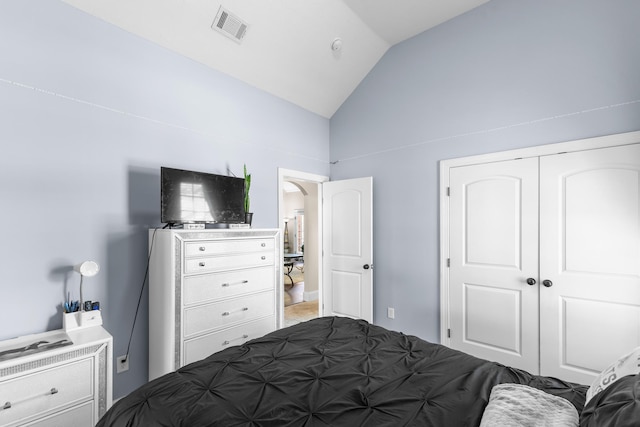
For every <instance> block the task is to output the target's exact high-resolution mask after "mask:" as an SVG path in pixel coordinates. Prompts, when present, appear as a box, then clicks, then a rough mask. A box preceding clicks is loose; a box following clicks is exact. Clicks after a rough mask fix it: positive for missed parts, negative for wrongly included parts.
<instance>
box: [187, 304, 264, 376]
mask: <svg viewBox="0 0 640 427" xmlns="http://www.w3.org/2000/svg"><path fill="white" fill-rule="evenodd" d="M275 322H276V320H275V317H274V316H271V317H269V318H267V319H260V320H258V321H255V322H249V323H244V324H242V325H239V326H235V327H233V328H229V329H225V330H223V331H220V332H216V333H213V334H209V335H204V336H202V337H198V338H194V339H191V340H186V341H185V342H184V363H183V365H186V364H187V363H191V362H195V361H198V360H201V359H204V358H205V357H207V356H209V355H211V354H213V353H217V352H219V351H221V350H224V349H225V348H229V347H232V346H234V345H240V344H244V343H245V342H247V341H249V340H252V339H254V338H260V337H261V336H263V335H265V334H268V333H269V332H273V331H274V330H275V329H276V328H275Z"/></svg>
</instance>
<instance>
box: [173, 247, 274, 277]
mask: <svg viewBox="0 0 640 427" xmlns="http://www.w3.org/2000/svg"><path fill="white" fill-rule="evenodd" d="M273 262H274V255H273V252H252V253H247V254H235V255H226V256H212V257H205V258H194V259H187V260H185V263H184V264H185V265H184V271H185V274H195V273H207V272H210V271H222V270H231V269H234V268H246V267H259V266H263V265H273Z"/></svg>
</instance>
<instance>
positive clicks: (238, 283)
mask: <svg viewBox="0 0 640 427" xmlns="http://www.w3.org/2000/svg"><path fill="white" fill-rule="evenodd" d="M246 283H249V281H248V280H241V281H239V282H233V283H223V284H222V287H223V288H228V287H229V286H231V285H244V284H246Z"/></svg>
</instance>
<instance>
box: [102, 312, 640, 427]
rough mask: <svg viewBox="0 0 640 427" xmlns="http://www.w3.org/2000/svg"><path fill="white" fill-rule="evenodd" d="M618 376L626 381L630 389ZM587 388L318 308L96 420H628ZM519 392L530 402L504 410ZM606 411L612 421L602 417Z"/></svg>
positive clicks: (517, 400) (152, 386)
mask: <svg viewBox="0 0 640 427" xmlns="http://www.w3.org/2000/svg"><path fill="white" fill-rule="evenodd" d="M628 378H629V379H627V377H625V381H629V384H626V385H627V386H630V387H631V388H633V387H634V385H635V387H636V388H640V382H638V381H635V378H634V377H633V376H629V377H628ZM634 381H635V382H634ZM618 383H621V382H620V381H618ZM621 384H622V383H621ZM514 390H515V391H516V392H517V393H516V394H510V393H513V391H514ZM588 390H589V387H587V386H586V385H579V384H572V383H567V382H563V381H560V380H558V379H554V378H549V377H542V376H536V375H532V374H529V373H527V372H525V371H522V370H519V369H515V368H510V367H507V366H503V365H500V364H498V363H494V362H489V361H486V360H482V359H478V358H476V357H473V356H470V355H468V354H465V353H462V352H459V351H456V350H453V349H450V348H448V347H445V346H442V345H439V344H433V343H429V342H426V341H424V340H421V339H419V338H417V337H413V336H408V335H404V334H402V333H399V332H393V331H389V330H387V329H384V328H382V327H379V326H375V325H372V324H369V323H367V322H365V321H363V320H353V319H348V318H341V317H323V318H318V319H314V320H311V321H308V322H304V323H301V324H298V325H294V326H290V327H288V328H284V329H280V330H277V331H275V332H272V333H270V334H268V335H266V336H264V337H262V338H258V339H254V340H252V341H249V342H247V343H245V344H243V345H241V346H236V347H232V348H228V349H226V350H224V351H221V352H219V353H215V354H212V355H211V356H209V357H208V358H206V359H203V360H201V361H198V362H195V363H192V364H189V365H187V366H184V367H182V368H180V369H178V370H177V371H175V372H172V373H169V374H167V375H164V376H162V377H160V378H157V379H155V380H153V381H151V382H149V383H147V384H145V385H143V386H141V387H140V388H138V389H137V390H135V391H133V392H132V393H131V394H129V395H128V396H126V397H124V398H122V399H120V400H119V401H117V402H116V403H115V404H114V405H113V406H112V407H111V408H110V409H109V411H107V413H106V414H105V415H104V416H103V417H102V419H101V420H100V422H99V423H98V426H99V427H107V426H113V427H119V426H128V427H134V426H145V427H148V426H225V427H227V426H376V427H377V426H394V427H398V426H446V427H449V426H452V427H453V426H479V425H482V426H485V425H487V426H492V427H495V426H499V425H514V424H513V423H514V419H516V418H509V416H511V415H510V414H508V412H510V411H512V412H513V411H515V412H520V415H518V414H514V416H516V417H517V416H522V414H523V413H524V414H527V413H528V414H529V415H525V419H531V420H537V421H535V422H538V424H535V423H534V424H520V425H545V424H540V420H543V418H544V417H547V416H548V415H550V414H552V413H554V411H556V406H558V408H560V409H562V410H563V411H566V414H564V415H562V416H558V417H559V418H554V419H549V420H548V421H544V422H545V423H547V424H546V425H578V424H577V423H578V417H579V416H580V414H581V413H582V415H583V419H580V423H581V424H580V425H581V426H582V425H583V426H589V427H591V426H595V425H612V426H613V425H616V426H624V425H638V424H637V422H639V420H640V418H633V417H634V414H635V415H636V416H637V415H638V412H637V411H638V409H637V408H636V409H635V411H636V412H633V411H634V410H633V408H631V409H629V408H630V406H631V407H632V406H633V405H634V402H633V401H632V402H631V403H630V404H629V405H623V406H624V408H622V412H621V410H620V408H617V409H615V410H613V409H610V410H608V412H607V413H605V412H599V409H598V406H599V405H601V404H603V405H604V406H609V407H610V406H611V405H610V401H609V400H607V399H610V396H604V394H605V393H604V392H601V393H599V394H597V395H596V396H595V397H593V398H592V399H590V401H589V404H588V405H587V407H585V406H584V404H585V400H586V397H587V391H588ZM605 391H606V392H608V393H609V394H615V393H616V392H615V391H614V392H611V390H609V389H608V390H605ZM522 393H524V394H522ZM617 393H618V396H617V397H614V399H617V400H616V401H619V399H620V395H619V394H620V391H617ZM639 394H640V393H639ZM530 397H531V398H532V399H533V401H534V403H533V406H532V407H526V408H524V411H525V412H522V411H520V410H519V409H518V408H516V409H515V410H514V408H513V406H514V405H515V406H516V407H518V406H521V405H523V403H525V402H526V401H527V400H528V399H529V398H530ZM539 398H541V400H540V401H537V402H536V401H535V400H536V399H539ZM632 400H633V399H632ZM547 404H549V405H551V406H546V405H547ZM510 405H511V406H510ZM589 405H591V406H589ZM639 405H640V403H639ZM636 406H638V405H636ZM625 408H626V409H625ZM520 409H523V408H520ZM527 411H529V412H527ZM585 411H588V414H587V415H588V417H587V418H585V417H584V414H585ZM624 411H627V412H624ZM569 413H571V414H570V415H567V414H569ZM531 414H533V415H531ZM616 414H617V415H619V416H620V417H621V418H619V419H618V421H619V423H618V424H606V422H607V420H608V419H611V417H613V416H616ZM565 415H566V417H567V418H566V419H565V418H564V417H565ZM490 416H491V417H490ZM505 416H506V417H507V418H505V419H504V420H501V418H504V417H505ZM553 416H556V415H553ZM483 417H484V418H483ZM629 417H631V418H629ZM627 418H629V420H632V421H633V422H634V424H631V423H629V424H624V422H626V421H625V420H626V419H627ZM503 422H504V424H501V423H503ZM548 422H550V424H549V423H548ZM596 422H599V424H598V423H596ZM560 423H567V424H560ZM516 425H518V424H516Z"/></svg>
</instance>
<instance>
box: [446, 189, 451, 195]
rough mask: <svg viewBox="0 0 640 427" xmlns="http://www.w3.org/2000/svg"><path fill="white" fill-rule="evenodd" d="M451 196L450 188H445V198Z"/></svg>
mask: <svg viewBox="0 0 640 427" xmlns="http://www.w3.org/2000/svg"><path fill="white" fill-rule="evenodd" d="M449 196H451V187H447V197H449Z"/></svg>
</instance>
